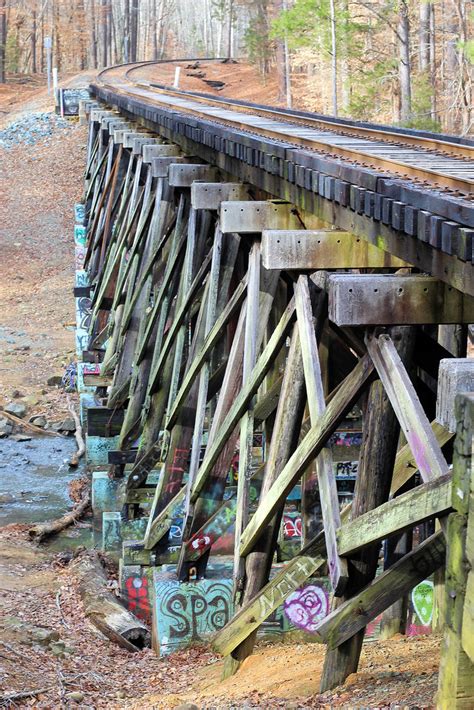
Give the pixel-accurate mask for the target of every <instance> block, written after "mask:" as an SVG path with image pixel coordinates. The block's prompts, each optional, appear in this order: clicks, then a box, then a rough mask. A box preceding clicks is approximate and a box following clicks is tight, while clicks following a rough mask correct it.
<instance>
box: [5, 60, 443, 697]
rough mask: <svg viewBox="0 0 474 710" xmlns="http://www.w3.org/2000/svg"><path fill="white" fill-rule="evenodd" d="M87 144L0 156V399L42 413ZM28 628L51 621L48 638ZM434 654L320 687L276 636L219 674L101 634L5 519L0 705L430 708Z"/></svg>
mask: <svg viewBox="0 0 474 710" xmlns="http://www.w3.org/2000/svg"><path fill="white" fill-rule="evenodd" d="M227 70H228V72H229V74H228V77H227V80H228V84H229V86H230V87H231V89H232V91H233V94H234V95H235V96H241V97H242V98H252V95H251V92H250V94H249V81H248V78H249V74H248V70H247V69H242V70H241V69H240V68H239V67H235V66H231V67H228V68H227ZM81 80H82V79H81ZM239 85H240V90H239V89H238V87H239ZM255 85H256V86H257V88H258V82H254V87H253V89H252V91H253V92H254V93H253V96H254V98H255V100H260V101H263V100H265V101H267V100H268V101H271V100H272V96H274V95H275V94H274V92H275V91H276V87H275V85H273V88H269V87H267V89H265V91H266V92H267V93H265V95H262V92H261V91H258V92H257V93H255V91H256V89H255ZM189 88H191V87H189ZM196 88H197V87H196ZM201 88H202V87H201ZM267 90H268V91H267ZM272 92H273V94H272ZM49 107H50V101H49V99H48V98H47V96H46V95H45V92H44V89H42V88H38V85H37V83H35V82H32V83H31V84H26V85H25V84H19V83H14V84H12V85H9V86H7V87H6V88H4V89H2V90H1V91H0V112H1V113H0V121H1V122H2V123H3V124H4V125H6V124H7V123H8V122H9V121H10V120H11V119H12V117H13V116H15V117H16V116H18V115H19V114H23V113H25V111H38V110H46V109H48V108H49ZM84 146H85V129H84V128H82V127H79V126H78V125H77V123H72V124H71V128H70V130H62V131H58V132H57V133H56V134H55V135H54V136H53V138H52V139H51V141H50V142H49V143H48V144H47V145H45V144H41V143H40V144H38V145H36V146H34V147H33V149H32V148H27V147H26V146H24V145H20V146H18V147H15V148H13V149H12V150H9V151H7V150H2V155H1V170H2V178H1V180H2V182H1V187H0V195H1V198H0V199H1V203H0V209H1V211H2V217H3V219H2V225H1V231H0V327H1V329H0V405H4V404H5V403H6V402H7V401H10V400H11V399H12V398H13V395H14V394H15V393H14V390H17V391H18V392H19V393H20V395H24V397H26V398H28V397H29V398H31V399H30V400H29V401H28V406H29V408H30V411H31V412H33V411H35V412H36V411H37V412H40V411H45V412H47V413H48V415H49V416H50V417H51V418H54V417H57V418H59V416H58V415H59V414H60V413H61V412H62V411H63V410H64V406H65V403H64V396H63V395H62V394H61V393H60V391H59V390H57V389H55V388H51V387H48V386H47V385H46V381H47V379H48V377H50V376H51V375H52V374H56V373H59V374H60V373H61V371H62V367H63V364H64V363H68V362H69V361H70V360H71V359H72V358H73V357H74V337H73V330H72V329H70V324H72V323H73V322H74V319H75V315H74V300H73V295H72V287H73V275H74V262H73V259H74V249H73V231H72V228H73V209H72V208H73V204H74V202H75V201H77V199H78V198H80V196H81V191H82V184H81V183H82V167H83V165H84V156H85V147H84ZM9 341H13V342H9ZM16 398H18V394H17V395H16ZM34 627H43V629H47V630H49V631H52V632H56V633H53V636H52V637H51V635H49V636H48V634H47V633H46V637H47V638H46V639H45V638H44V636H45V633H44V630H43V632H41V633H39V632H38V630H37V628H36V630H35V628H34ZM39 639H41V640H39ZM48 639H49V640H48ZM46 641H47V643H46ZM438 654H439V638H438V637H436V636H431V637H418V638H408V639H407V638H396V639H393V640H391V641H386V642H373V643H368V644H366V645H365V647H364V652H363V657H362V661H361V665H360V669H359V672H358V673H357V674H354V675H352V676H351V677H349V678H348V680H347V681H346V683H345V684H344V685H343V686H341V687H340V688H337V689H336V690H335V691H333V692H331V693H326V694H324V695H319V694H318V685H319V678H320V674H321V670H322V664H323V659H324V649H323V648H322V647H321V646H317V645H309V644H306V645H302V644H273V645H266V646H260V647H258V648H257V650H256V652H255V653H254V655H253V656H251V657H250V658H249V659H248V660H247V661H246V662H245V663H244V664H243V666H242V668H241V670H240V671H239V673H238V674H237V675H236V676H234V677H232V678H230V679H228V680H226V681H224V682H222V681H221V680H220V678H221V673H222V667H223V662H222V660H221V659H219V658H217V657H216V656H215V655H213V654H212V653H211V652H210V651H209V650H207V649H205V648H194V649H190V650H188V651H185V652H180V653H177V654H174V655H172V656H170V657H168V658H166V659H159V658H157V657H156V656H155V655H154V654H153V653H152V651H151V650H144V651H139V652H137V653H134V654H130V653H129V652H128V651H126V650H123V649H121V648H118V647H117V646H115V645H114V644H112V643H111V642H109V641H108V640H106V639H105V638H104V637H102V636H101V635H100V633H99V632H98V631H97V630H96V629H95V628H94V627H93V626H92V625H91V624H90V623H89V622H88V621H87V620H86V618H85V615H84V612H83V607H82V603H81V600H80V597H79V594H78V589H77V584H76V581H75V579H74V577H73V575H72V573H71V572H70V570H69V568H68V566H67V564H65V562H64V557H63V556H61V555H58V553H55V552H54V551H52V550H51V549H49V548H45V549H43V548H41V549H40V548H38V547H37V546H35V545H33V544H32V543H31V542H29V541H28V539H27V535H26V531H25V528H24V527H22V526H18V525H16V526H10V527H5V528H3V529H0V707H34V708H39V709H42V708H71V707H81V708H111V709H114V708H126V709H128V710H138V709H140V710H143V709H148V708H164V709H167V708H176V707H179V706H180V705H182V704H183V703H194V704H195V706H196V707H198V708H199V709H202V708H219V709H220V708H222V709H225V708H253V707H259V708H278V707H283V708H323V707H324V708H333V707H341V708H349V707H364V708H388V707H392V708H395V707H404V708H405V707H406V708H425V707H432V706H433V697H434V694H435V691H436V685H437V666H438ZM22 693H26V694H27V696H26V697H21V694H22ZM71 693H72V695H71ZM18 694H20V695H18Z"/></svg>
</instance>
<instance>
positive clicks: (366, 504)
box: [320, 328, 414, 693]
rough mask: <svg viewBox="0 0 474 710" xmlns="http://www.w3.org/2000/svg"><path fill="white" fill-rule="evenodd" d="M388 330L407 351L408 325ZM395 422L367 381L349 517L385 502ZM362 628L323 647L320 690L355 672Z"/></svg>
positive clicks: (377, 385) (368, 557) (355, 581)
mask: <svg viewBox="0 0 474 710" xmlns="http://www.w3.org/2000/svg"><path fill="white" fill-rule="evenodd" d="M392 336H393V338H394V339H395V342H396V343H397V348H398V350H399V351H400V352H401V354H402V357H403V359H404V360H406V359H408V358H410V357H411V349H412V347H413V345H414V340H413V332H412V330H411V329H402V328H401V329H397V330H395V329H393V330H392ZM399 434H400V425H399V423H398V420H397V417H396V415H395V412H394V411H393V408H392V405H391V404H390V400H389V398H388V396H387V394H386V393H385V391H384V387H383V384H382V382H380V381H379V380H378V381H376V382H373V383H372V385H371V386H370V389H369V392H368V395H367V402H366V406H365V411H364V434H363V441H362V447H361V452H360V459H359V471H358V475H357V481H356V486H355V492H354V500H353V502H352V518H353V519H355V518H357V517H358V516H359V515H362V514H363V513H366V512H367V511H369V510H372V509H373V508H376V507H377V506H379V505H381V504H382V503H385V501H386V500H387V499H388V496H389V493H390V484H391V480H392V472H393V466H394V463H395V456H396V453H397V444H398V437H399ZM378 555H379V545H373V546H371V547H367V548H366V549H365V550H364V551H362V552H361V554H360V557H359V558H358V559H357V560H353V561H352V564H351V568H350V579H349V583H348V586H347V590H346V595H345V599H349V598H350V597H352V596H354V595H355V594H357V593H358V592H359V591H360V590H361V589H362V588H363V587H364V586H365V585H366V584H367V583H369V582H370V581H371V580H372V579H373V578H374V577H375V573H376V570H377V562H378ZM364 633H365V628H363V629H362V630H361V631H358V632H357V633H356V634H354V635H353V636H352V637H351V638H349V639H348V640H347V641H345V642H344V643H342V644H341V645H340V646H338V647H337V648H335V649H333V650H331V649H328V650H327V652H326V657H325V660H324V667H323V673H322V677H321V688H320V690H321V692H322V693H323V692H325V691H326V690H330V689H331V688H334V687H336V686H337V685H340V684H341V683H343V682H344V680H345V679H346V678H347V676H348V675H350V674H351V673H355V672H356V671H357V667H358V665H359V658H360V653H361V650H362V642H363V639H364Z"/></svg>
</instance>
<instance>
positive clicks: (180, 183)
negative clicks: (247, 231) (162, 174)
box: [168, 164, 236, 231]
mask: <svg viewBox="0 0 474 710" xmlns="http://www.w3.org/2000/svg"><path fill="white" fill-rule="evenodd" d="M217 176H218V170H217V168H213V167H211V166H210V165H180V164H175V165H170V166H169V169H168V180H169V184H170V185H171V187H191V185H192V184H193V182H194V180H201V181H204V182H214V181H215V180H217ZM232 231H236V230H232Z"/></svg>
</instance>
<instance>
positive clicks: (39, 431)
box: [0, 409, 64, 439]
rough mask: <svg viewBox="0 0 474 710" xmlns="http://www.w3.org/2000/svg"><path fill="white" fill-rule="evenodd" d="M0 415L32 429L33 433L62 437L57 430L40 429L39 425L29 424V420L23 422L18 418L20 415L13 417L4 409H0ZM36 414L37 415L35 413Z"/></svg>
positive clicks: (29, 429)
mask: <svg viewBox="0 0 474 710" xmlns="http://www.w3.org/2000/svg"><path fill="white" fill-rule="evenodd" d="M0 416H2V417H6V418H7V419H9V420H10V421H11V422H13V423H14V424H16V425H17V426H19V427H23V428H24V429H28V431H32V432H34V433H35V434H46V436H59V437H60V438H61V439H64V436H63V435H62V434H60V433H59V432H58V431H49V429H42V428H41V427H39V426H35V425H34V424H30V423H29V422H25V420H24V419H20V417H15V415H14V414H10V412H6V411H5V410H4V409H2V410H1V411H0ZM36 416H38V415H36Z"/></svg>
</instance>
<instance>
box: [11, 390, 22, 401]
mask: <svg viewBox="0 0 474 710" xmlns="http://www.w3.org/2000/svg"><path fill="white" fill-rule="evenodd" d="M11 396H12V399H18V398H19V397H23V395H22V393H21V392H20V390H13V392H12V394H11Z"/></svg>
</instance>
